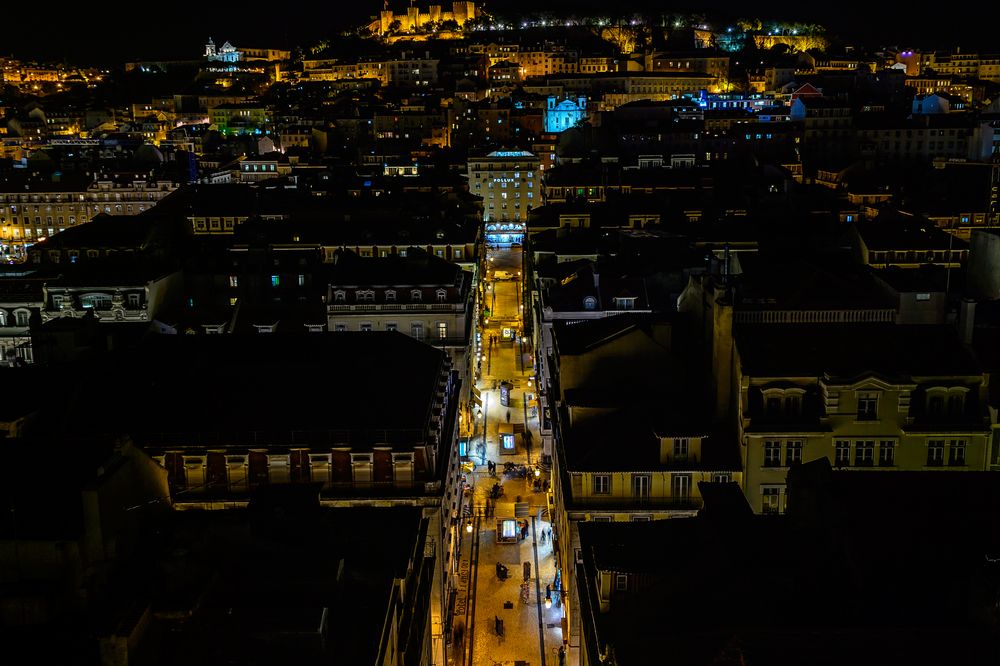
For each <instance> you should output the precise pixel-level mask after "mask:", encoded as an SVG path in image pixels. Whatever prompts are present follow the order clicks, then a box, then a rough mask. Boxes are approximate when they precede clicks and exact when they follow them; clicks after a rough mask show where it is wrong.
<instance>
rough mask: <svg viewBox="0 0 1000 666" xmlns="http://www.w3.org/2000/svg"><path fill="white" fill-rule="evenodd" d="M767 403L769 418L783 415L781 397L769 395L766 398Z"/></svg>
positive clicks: (765, 404)
mask: <svg viewBox="0 0 1000 666" xmlns="http://www.w3.org/2000/svg"><path fill="white" fill-rule="evenodd" d="M766 401H767V402H765V403H764V406H765V411H766V412H767V415H768V416H778V415H780V414H781V396H778V395H769V396H767V397H766Z"/></svg>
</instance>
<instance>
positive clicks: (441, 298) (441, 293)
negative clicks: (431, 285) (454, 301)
mask: <svg viewBox="0 0 1000 666" xmlns="http://www.w3.org/2000/svg"><path fill="white" fill-rule="evenodd" d="M435 293H436V294H437V300H438V303H444V301H445V299H446V298H448V292H447V291H445V290H444V289H438V290H437V291H436V292H435Z"/></svg>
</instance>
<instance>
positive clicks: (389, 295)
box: [385, 289, 396, 302]
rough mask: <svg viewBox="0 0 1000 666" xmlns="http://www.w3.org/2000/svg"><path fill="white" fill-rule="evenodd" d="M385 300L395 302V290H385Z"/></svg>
mask: <svg viewBox="0 0 1000 666" xmlns="http://www.w3.org/2000/svg"><path fill="white" fill-rule="evenodd" d="M385 300H386V302H392V301H395V300H396V290H395V289H386V290H385Z"/></svg>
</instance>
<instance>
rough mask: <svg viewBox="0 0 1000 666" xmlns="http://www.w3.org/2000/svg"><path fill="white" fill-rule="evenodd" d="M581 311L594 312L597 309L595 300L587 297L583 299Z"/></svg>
mask: <svg viewBox="0 0 1000 666" xmlns="http://www.w3.org/2000/svg"><path fill="white" fill-rule="evenodd" d="M583 309H584V310H596V309H597V299H596V298H594V297H593V296H587V297H585V298H584V299H583Z"/></svg>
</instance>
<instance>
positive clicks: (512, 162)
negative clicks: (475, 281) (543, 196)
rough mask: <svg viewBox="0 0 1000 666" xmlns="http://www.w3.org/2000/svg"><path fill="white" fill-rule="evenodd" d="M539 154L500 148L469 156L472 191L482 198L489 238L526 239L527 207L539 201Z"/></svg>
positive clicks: (501, 240) (497, 240)
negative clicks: (476, 155)
mask: <svg viewBox="0 0 1000 666" xmlns="http://www.w3.org/2000/svg"><path fill="white" fill-rule="evenodd" d="M539 165H540V161H539V159H538V157H536V156H535V155H533V154H532V153H529V152H528V151H525V150H497V151H494V152H492V153H490V154H489V155H486V156H485V157H472V158H469V172H468V173H469V191H470V192H472V194H475V195H476V196H480V197H482V199H483V221H484V222H485V223H486V242H487V243H490V244H493V245H510V244H512V243H521V242H523V240H524V234H525V230H526V228H527V220H528V211H530V210H531V209H532V207H534V206H535V205H537V204H538V203H539V197H540V194H539V192H540V189H539V185H538V182H539V180H540V179H541V172H540V171H539Z"/></svg>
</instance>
